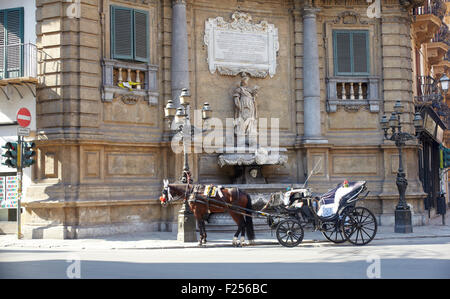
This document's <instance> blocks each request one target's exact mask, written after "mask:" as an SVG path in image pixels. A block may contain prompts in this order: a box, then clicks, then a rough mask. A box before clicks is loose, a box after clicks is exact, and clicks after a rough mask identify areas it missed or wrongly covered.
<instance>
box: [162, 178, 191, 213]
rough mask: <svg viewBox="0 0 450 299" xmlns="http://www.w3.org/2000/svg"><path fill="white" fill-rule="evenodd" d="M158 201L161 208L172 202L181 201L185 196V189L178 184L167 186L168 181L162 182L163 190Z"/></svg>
mask: <svg viewBox="0 0 450 299" xmlns="http://www.w3.org/2000/svg"><path fill="white" fill-rule="evenodd" d="M161 193H162V194H161V197H160V198H159V201H160V202H161V205H162V206H163V207H166V206H167V205H168V204H170V203H171V202H173V201H177V200H180V199H183V198H184V197H185V195H186V193H185V188H183V187H182V185H180V184H169V180H166V179H164V180H163V190H162V192H161Z"/></svg>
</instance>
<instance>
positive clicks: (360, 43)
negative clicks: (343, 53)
mask: <svg viewBox="0 0 450 299" xmlns="http://www.w3.org/2000/svg"><path fill="white" fill-rule="evenodd" d="M352 38H353V72H354V73H368V72H369V66H368V54H367V53H368V50H369V49H368V47H367V43H368V39H367V32H353V36H352Z"/></svg>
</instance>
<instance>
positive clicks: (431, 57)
mask: <svg viewBox="0 0 450 299" xmlns="http://www.w3.org/2000/svg"><path fill="white" fill-rule="evenodd" d="M425 47H426V49H427V59H428V63H429V64H430V65H432V66H433V65H436V64H439V63H440V62H442V60H443V59H444V57H445V54H447V51H448V50H449V46H448V45H447V44H445V43H443V42H431V43H426V44H425Z"/></svg>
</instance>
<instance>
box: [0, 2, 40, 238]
mask: <svg viewBox="0 0 450 299" xmlns="http://www.w3.org/2000/svg"><path fill="white" fill-rule="evenodd" d="M35 15H36V3H35V1H34V0H17V1H1V2H0V144H1V145H2V146H4V145H5V143H6V142H8V141H10V142H17V127H18V124H17V122H16V114H17V111H18V110H19V108H21V107H26V108H28V109H29V110H30V111H31V113H32V118H31V124H30V127H29V128H30V129H31V136H30V137H29V138H30V139H34V136H35V132H36V85H37V81H38V79H37V66H38V65H37V58H38V51H37V47H36V17H35ZM2 153H4V151H3V150H2ZM2 162H4V159H3V157H2ZM16 174H17V173H16V169H15V168H9V167H7V166H5V165H0V197H1V198H2V207H1V208H0V230H1V231H2V232H11V229H12V230H13V232H15V230H16V227H15V226H14V225H10V224H11V223H8V221H15V220H16V215H17V212H16V209H15V208H11V206H13V202H12V201H14V200H16V199H17V192H16V191H17V180H16ZM23 178H24V181H23V184H24V190H26V189H27V187H28V186H29V185H30V183H31V180H32V169H31V168H27V169H25V170H24V177H23ZM25 196H26V193H25ZM8 224H9V225H8Z"/></svg>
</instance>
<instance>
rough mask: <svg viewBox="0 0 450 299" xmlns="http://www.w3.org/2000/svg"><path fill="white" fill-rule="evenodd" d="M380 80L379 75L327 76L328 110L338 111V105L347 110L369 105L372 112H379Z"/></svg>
mask: <svg viewBox="0 0 450 299" xmlns="http://www.w3.org/2000/svg"><path fill="white" fill-rule="evenodd" d="M378 81H379V79H378V77H330V78H327V111H328V112H336V111H337V108H338V106H343V107H344V109H346V110H359V108H360V107H361V106H369V110H370V112H378V111H379V98H378Z"/></svg>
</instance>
